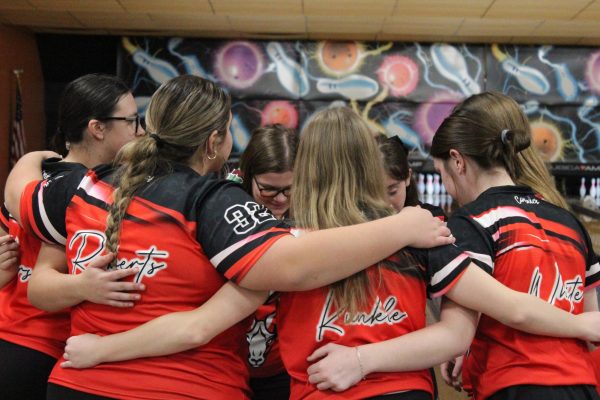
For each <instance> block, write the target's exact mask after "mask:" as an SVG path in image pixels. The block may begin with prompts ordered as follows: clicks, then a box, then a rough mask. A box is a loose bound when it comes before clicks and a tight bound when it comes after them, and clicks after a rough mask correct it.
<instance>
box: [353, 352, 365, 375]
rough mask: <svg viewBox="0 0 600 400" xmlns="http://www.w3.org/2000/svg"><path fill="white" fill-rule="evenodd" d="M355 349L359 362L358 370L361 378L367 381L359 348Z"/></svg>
mask: <svg viewBox="0 0 600 400" xmlns="http://www.w3.org/2000/svg"><path fill="white" fill-rule="evenodd" d="M354 349H356V359H357V360H358V368H360V378H361V379H362V380H365V378H366V377H365V369H364V368H363V365H362V360H361V358H360V351H359V350H358V346H357V347H355V348H354Z"/></svg>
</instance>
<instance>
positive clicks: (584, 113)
mask: <svg viewBox="0 0 600 400" xmlns="http://www.w3.org/2000/svg"><path fill="white" fill-rule="evenodd" d="M119 74H120V76H121V77H123V78H124V79H125V80H126V81H127V82H128V83H129V84H130V86H131V88H132V90H133V92H134V95H135V98H136V102H137V103H138V107H139V109H140V113H141V114H144V112H145V109H146V107H147V106H148V102H149V100H150V96H151V95H152V93H153V92H154V91H155V90H156V89H157V88H158V87H159V86H160V85H161V84H162V83H164V82H166V81H168V80H169V79H171V78H174V77H176V76H178V75H180V74H193V75H198V76H201V77H204V78H207V79H210V80H212V81H215V82H217V83H218V84H219V85H221V86H222V87H223V88H225V89H226V90H227V91H228V92H229V93H230V94H231V96H232V112H233V120H232V126H231V130H232V134H233V140H234V156H235V154H238V155H239V154H240V153H241V152H242V151H243V150H244V148H245V147H246V144H247V143H248V140H249V137H250V132H251V131H252V130H253V129H254V128H256V127H258V126H261V125H266V124H273V123H280V124H283V125H285V126H288V127H290V128H295V129H297V130H298V131H301V129H302V127H303V126H304V124H306V122H307V121H309V120H310V118H311V115H312V114H313V113H314V112H315V111H317V110H320V109H323V108H327V107H339V106H348V107H351V108H353V109H354V110H356V112H357V113H358V114H359V115H361V116H362V118H363V119H364V120H365V121H366V122H367V123H368V124H369V126H371V128H372V129H373V131H377V132H381V133H384V134H385V135H387V136H398V137H399V138H400V139H401V140H402V141H403V142H404V143H405V144H406V145H407V146H408V147H409V148H410V149H412V151H411V158H412V159H426V158H427V157H428V149H429V146H430V145H431V140H432V138H433V135H434V133H435V131H436V129H437V128H438V126H439V125H440V124H441V122H442V121H443V119H444V118H445V117H446V116H447V115H448V114H449V113H450V112H451V110H452V109H453V107H454V106H455V105H456V103H458V102H460V101H461V100H462V99H464V98H466V97H468V96H470V95H472V94H476V93H480V92H482V91H486V90H494V91H501V92H503V93H505V94H507V95H509V96H511V97H513V98H514V99H515V100H517V101H518V102H519V104H521V106H522V108H523V111H524V112H525V114H526V115H527V117H528V118H529V120H530V122H531V126H532V132H533V141H534V144H535V146H537V147H538V148H539V149H540V150H541V152H542V154H543V156H544V158H545V159H546V160H547V161H549V162H558V163H561V162H574V163H600V106H599V104H598V103H599V100H598V99H599V98H600V49H597V48H589V47H560V46H554V47H553V46H518V45H505V44H493V45H470V44H468V45H467V44H446V43H433V44H431V43H392V42H378V43H374V42H330V41H320V42H314V41H248V40H234V41H231V40H223V41H220V40H199V39H182V38H139V37H138V38H134V37H124V38H122V41H121V49H120V57H119Z"/></svg>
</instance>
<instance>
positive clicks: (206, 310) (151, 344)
mask: <svg viewBox="0 0 600 400" xmlns="http://www.w3.org/2000/svg"><path fill="white" fill-rule="evenodd" d="M267 295H268V293H267V292H255V291H251V290H248V289H243V288H240V287H238V286H236V285H234V284H232V283H227V284H225V285H224V286H223V287H222V288H221V289H220V290H219V291H218V292H217V293H216V294H215V295H213V297H211V298H210V299H209V300H208V301H207V302H206V303H204V304H203V305H202V306H201V307H199V308H196V309H194V310H191V311H181V312H176V313H171V314H166V315H162V316H160V317H158V318H155V319H153V320H151V321H148V322H146V323H145V324H142V325H140V326H138V327H136V328H134V329H131V330H129V331H126V332H121V333H118V334H114V335H109V336H105V337H103V338H101V339H100V340H99V346H97V349H98V358H99V360H98V362H99V363H102V362H116V361H123V360H130V359H134V358H141V357H156V356H164V355H168V354H173V353H178V352H181V351H185V350H189V349H191V348H194V347H198V346H202V345H204V344H206V343H208V342H209V341H210V340H212V339H213V338H214V337H215V336H216V335H218V334H219V333H221V332H223V331H224V330H226V329H228V328H229V327H231V326H233V325H234V324H236V323H238V322H239V321H241V320H242V319H243V318H245V317H247V316H248V315H250V314H251V313H252V312H254V311H255V310H256V309H257V308H258V306H260V305H261V304H262V303H263V302H264V301H265V300H266V298H267Z"/></svg>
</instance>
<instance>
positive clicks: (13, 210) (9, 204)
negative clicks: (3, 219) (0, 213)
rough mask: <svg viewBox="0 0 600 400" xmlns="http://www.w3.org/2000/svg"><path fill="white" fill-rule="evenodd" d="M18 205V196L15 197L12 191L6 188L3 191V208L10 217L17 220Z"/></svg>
mask: <svg viewBox="0 0 600 400" xmlns="http://www.w3.org/2000/svg"><path fill="white" fill-rule="evenodd" d="M18 204H19V199H18V196H16V195H15V194H14V193H13V191H12V190H8V187H6V188H5V191H4V206H5V207H6V209H7V210H8V212H9V213H10V215H12V216H13V217H16V218H19V209H18ZM19 220H20V218H19Z"/></svg>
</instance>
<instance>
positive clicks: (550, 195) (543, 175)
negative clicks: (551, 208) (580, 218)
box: [515, 147, 569, 210]
mask: <svg viewBox="0 0 600 400" xmlns="http://www.w3.org/2000/svg"><path fill="white" fill-rule="evenodd" d="M517 158H518V159H519V165H520V168H521V175H520V176H519V177H518V178H517V179H516V181H515V183H518V184H519V185H526V186H529V187H530V188H531V189H533V191H534V192H536V193H539V194H540V195H542V197H543V198H544V199H545V200H546V201H547V202H549V203H552V204H554V205H555V206H558V207H562V208H564V209H565V210H568V209H569V204H568V203H567V201H566V200H565V198H564V197H563V196H562V195H561V194H560V192H559V191H558V189H557V188H556V184H555V182H554V177H553V176H552V175H550V171H548V168H547V167H546V164H545V163H544V160H543V159H542V157H541V155H540V152H539V151H538V150H537V149H536V148H534V147H529V148H527V149H525V150H523V151H521V152H520V153H519V154H518V155H517Z"/></svg>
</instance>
